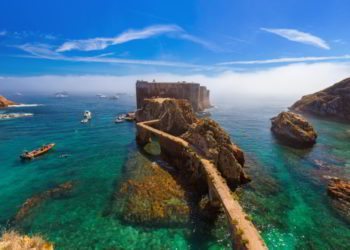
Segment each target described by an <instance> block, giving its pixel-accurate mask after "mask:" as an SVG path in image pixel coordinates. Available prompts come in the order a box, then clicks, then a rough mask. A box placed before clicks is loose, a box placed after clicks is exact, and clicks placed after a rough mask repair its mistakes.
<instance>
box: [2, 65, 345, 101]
mask: <svg viewBox="0 0 350 250" xmlns="http://www.w3.org/2000/svg"><path fill="white" fill-rule="evenodd" d="M349 76H350V64H349V63H314V64H304V63H300V64H292V65H286V66H281V67H273V68H269V69H264V70H256V71H249V72H235V71H226V72H223V73H220V74H216V75H212V76H206V75H203V74H191V75H183V74H171V73H158V74H137V75H125V76H108V75H83V76H74V75H70V76H56V75H46V76H34V77H10V78H7V79H6V81H5V80H1V79H0V84H1V86H2V89H4V90H8V91H18V89H20V90H21V91H22V92H25V91H31V92H33V91H46V92H49V93H52V92H55V91H61V90H67V91H71V92H80V91H85V92H90V93H97V92H106V93H113V92H119V91H122V92H132V91H134V90H135V82H136V80H138V79H143V80H149V81H152V80H153V79H156V80H157V81H188V82H199V83H201V84H203V85H206V86H208V87H209V89H210V91H211V94H212V97H213V98H212V99H213V100H214V103H215V100H221V99H225V98H227V99H229V100H234V99H236V98H240V97H247V100H248V99H250V100H251V98H256V97H266V96H269V97H274V98H276V97H278V98H287V97H292V98H293V99H292V100H294V101H295V100H296V99H297V98H299V97H300V96H302V95H305V94H309V93H313V92H315V91H318V90H321V89H323V88H325V87H328V86H330V85H332V84H333V83H335V82H338V81H340V80H342V79H344V78H346V77H349ZM290 104H291V103H290Z"/></svg>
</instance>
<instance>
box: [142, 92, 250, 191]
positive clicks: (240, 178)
mask: <svg viewBox="0 0 350 250" xmlns="http://www.w3.org/2000/svg"><path fill="white" fill-rule="evenodd" d="M154 119H159V120H160V121H159V123H158V124H157V129H159V130H161V131H164V132H166V133H169V134H171V135H175V136H179V137H181V138H182V139H184V140H185V141H187V142H189V143H190V144H191V145H192V146H193V148H194V149H196V150H197V151H198V153H199V154H200V155H202V156H203V157H205V158H206V159H208V160H211V161H213V163H214V164H215V165H216V166H217V168H218V169H219V171H220V172H221V174H222V175H223V177H224V178H226V180H227V181H228V182H229V183H231V184H233V185H234V186H237V185H239V184H243V183H245V182H247V181H249V177H248V176H247V175H246V174H245V172H244V170H243V166H244V155H243V152H242V150H240V149H239V147H238V146H237V145H235V144H233V143H232V142H231V140H230V137H229V135H228V134H227V133H226V132H225V131H224V130H223V129H222V128H221V127H220V125H219V124H218V123H216V122H215V121H213V120H211V119H198V118H197V117H196V116H195V114H194V112H193V110H192V108H191V104H190V103H189V102H188V101H187V100H179V99H170V98H152V99H146V100H145V101H144V107H143V108H142V109H139V110H138V111H137V112H136V120H137V121H138V122H139V121H148V120H154ZM147 137H148V135H143V134H142V133H141V131H139V133H138V135H137V138H138V142H139V144H140V145H141V144H145V143H141V141H145V140H144V139H145V138H147ZM161 144H162V145H161V147H162V153H163V155H164V157H165V158H167V160H168V161H169V162H171V163H172V164H174V165H175V166H177V165H182V166H184V165H186V166H187V167H186V169H188V170H191V171H190V172H191V175H192V177H193V175H195V176H196V175H200V174H198V172H200V171H198V170H196V169H195V167H194V166H195V165H196V164H195V163H194V162H198V161H197V160H194V159H191V154H185V155H183V157H182V158H183V159H181V160H180V159H172V158H173V157H172V155H174V154H173V152H171V151H174V150H176V146H175V145H171V144H172V143H171V142H170V141H167V142H166V141H165V140H163V141H162V142H161ZM168 144H169V145H168ZM179 150H180V149H179ZM166 155H168V156H166ZM191 162H192V163H194V164H191ZM193 173H194V174H193ZM196 173H197V174H196ZM192 179H193V178H192Z"/></svg>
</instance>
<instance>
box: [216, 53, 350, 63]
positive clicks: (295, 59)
mask: <svg viewBox="0 0 350 250" xmlns="http://www.w3.org/2000/svg"><path fill="white" fill-rule="evenodd" d="M346 59H350V55H342V56H306V57H283V58H275V59H266V60H251V61H230V62H222V63H218V64H217V65H235V64H242V65H243V64H271V63H295V62H315V61H330V60H346Z"/></svg>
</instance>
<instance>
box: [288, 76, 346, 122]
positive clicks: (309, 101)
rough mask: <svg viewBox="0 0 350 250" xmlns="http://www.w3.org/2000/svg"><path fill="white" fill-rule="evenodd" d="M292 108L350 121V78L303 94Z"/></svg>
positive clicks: (296, 110)
mask: <svg viewBox="0 0 350 250" xmlns="http://www.w3.org/2000/svg"><path fill="white" fill-rule="evenodd" d="M290 109H291V110H292V111H295V112H298V113H299V112H302V113H309V114H313V115H317V116H321V117H324V118H330V119H339V120H344V121H347V122H349V121H350V78H346V79H344V80H342V81H340V82H338V83H336V84H334V85H333V86H331V87H329V88H326V89H324V90H321V91H319V92H316V93H314V94H311V95H306V96H303V97H302V98H301V99H300V100H299V101H297V102H296V103H294V104H293V105H292V106H291V107H290Z"/></svg>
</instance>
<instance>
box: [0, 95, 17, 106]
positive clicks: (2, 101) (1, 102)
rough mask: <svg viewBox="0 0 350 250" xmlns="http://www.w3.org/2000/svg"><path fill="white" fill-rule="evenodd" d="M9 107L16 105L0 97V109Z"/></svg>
mask: <svg viewBox="0 0 350 250" xmlns="http://www.w3.org/2000/svg"><path fill="white" fill-rule="evenodd" d="M11 105H17V103H15V102H13V101H10V100H8V99H7V98H6V97H4V96H1V95H0V108H6V107H8V106H11Z"/></svg>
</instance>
